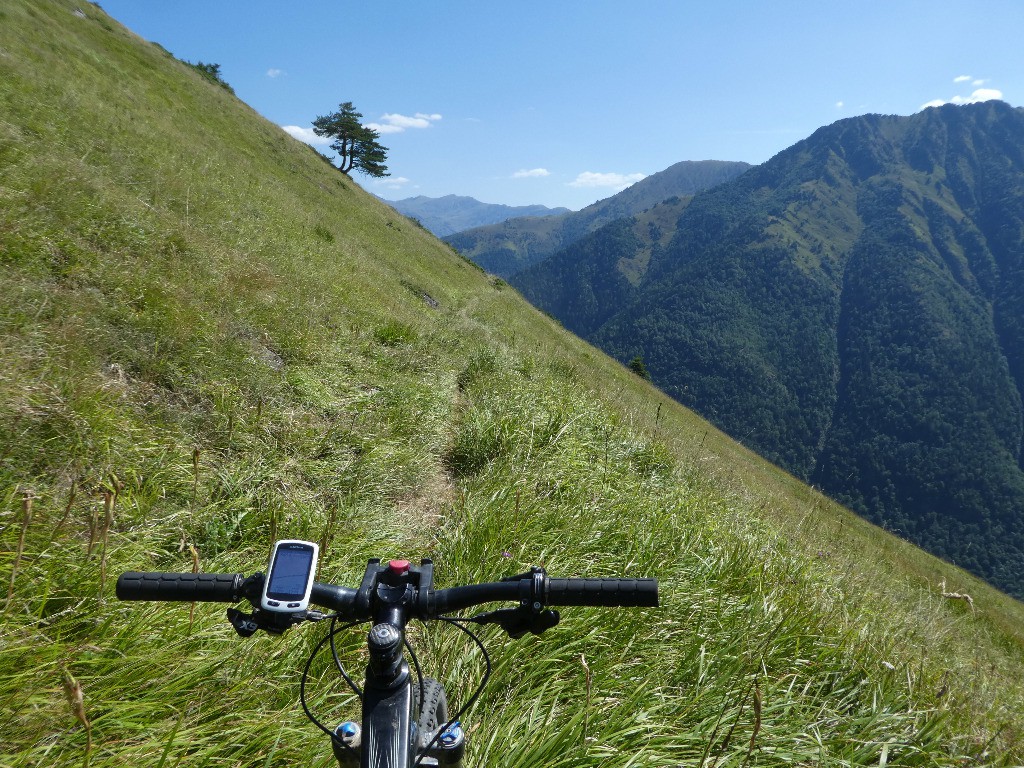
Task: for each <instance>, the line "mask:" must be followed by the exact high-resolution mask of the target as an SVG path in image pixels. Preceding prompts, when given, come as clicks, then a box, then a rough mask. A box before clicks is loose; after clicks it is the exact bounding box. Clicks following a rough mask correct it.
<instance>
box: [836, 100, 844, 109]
mask: <svg viewBox="0 0 1024 768" xmlns="http://www.w3.org/2000/svg"><path fill="white" fill-rule="evenodd" d="M842 108H843V102H841V101H837V102H836V109H842Z"/></svg>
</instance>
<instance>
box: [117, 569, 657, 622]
mask: <svg viewBox="0 0 1024 768" xmlns="http://www.w3.org/2000/svg"><path fill="white" fill-rule="evenodd" d="M246 583H247V582H246V579H245V577H244V576H243V575H242V574H240V573H162V572H136V571H130V572H128V573H123V574H121V576H120V578H118V580H117V588H116V592H117V597H118V599H119V600H159V601H183V602H211V603H234V602H238V601H239V600H241V599H242V598H243V597H248V596H249V594H248V593H247V589H246ZM531 589H532V587H531V584H530V582H529V580H527V579H522V580H518V581H496V582H489V583H484V584H470V585H467V586H462V587H450V588H448V589H436V590H428V591H427V599H426V601H425V603H424V605H425V610H418V611H413V613H414V614H416V618H420V619H433V618H435V617H436V616H438V615H439V614H443V613H447V612H449V611H459V610H462V609H464V608H469V607H471V606H474V605H480V604H482V603H492V602H499V601H518V602H521V603H522V602H528V601H530V600H532V599H533V595H532V592H531ZM356 595H357V591H356V590H355V589H351V588H348V587H341V586H336V585H334V584H324V583H320V582H317V583H315V584H314V585H313V594H312V596H311V598H310V602H312V603H314V604H316V605H319V606H322V607H324V608H330V609H332V610H335V611H337V612H338V613H340V614H342V615H344V616H346V617H352V618H368V617H367V616H361V615H360V614H362V613H363V611H360V610H357V608H356ZM541 600H542V602H543V604H544V605H561V606H606V607H615V606H621V607H640V606H650V607H655V606H657V605H658V582H657V580H656V579H611V578H597V579H595V578H587V579H553V578H550V577H547V576H545V577H544V579H543V587H542V594H541ZM421 614H423V615H421Z"/></svg>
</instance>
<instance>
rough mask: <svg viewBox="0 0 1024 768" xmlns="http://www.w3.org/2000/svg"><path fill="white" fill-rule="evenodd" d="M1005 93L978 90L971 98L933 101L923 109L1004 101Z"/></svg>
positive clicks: (956, 97)
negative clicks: (946, 105)
mask: <svg viewBox="0 0 1024 768" xmlns="http://www.w3.org/2000/svg"><path fill="white" fill-rule="evenodd" d="M1002 98H1003V92H1002V91H1000V90H997V89H996V88H978V89H977V90H976V91H974V92H973V93H972V94H971V95H970V96H954V97H953V98H951V99H932V100H931V101H929V102H926V103H924V104H922V105H921V109H928V107H941V106H942V105H943V104H978V103H979V102H982V101H992V100H993V99H1002Z"/></svg>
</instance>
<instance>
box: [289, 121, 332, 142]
mask: <svg viewBox="0 0 1024 768" xmlns="http://www.w3.org/2000/svg"><path fill="white" fill-rule="evenodd" d="M281 129H282V130H283V131H284V132H285V133H287V134H289V135H291V136H294V137H295V138H296V139H298V140H299V141H304V142H306V143H307V144H309V145H310V146H313V147H326V146H329V145H330V143H331V139H330V137H328V136H317V135H316V134H315V133H313V129H312V128H303V127H301V126H298V125H282V126H281Z"/></svg>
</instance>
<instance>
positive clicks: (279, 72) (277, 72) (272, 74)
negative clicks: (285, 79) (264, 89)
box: [267, 67, 284, 78]
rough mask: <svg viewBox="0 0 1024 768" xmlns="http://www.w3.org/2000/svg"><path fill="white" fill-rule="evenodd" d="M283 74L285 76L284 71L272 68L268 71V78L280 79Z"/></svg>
mask: <svg viewBox="0 0 1024 768" xmlns="http://www.w3.org/2000/svg"><path fill="white" fill-rule="evenodd" d="M283 74H284V70H283V69H274V68H273V67H271V68H270V69H268V70H267V77H271V78H273V77H280V76H281V75H283Z"/></svg>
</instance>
